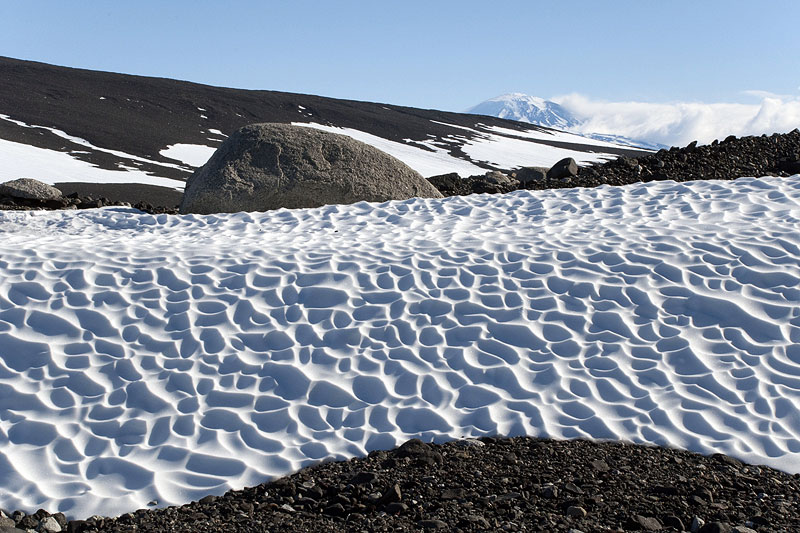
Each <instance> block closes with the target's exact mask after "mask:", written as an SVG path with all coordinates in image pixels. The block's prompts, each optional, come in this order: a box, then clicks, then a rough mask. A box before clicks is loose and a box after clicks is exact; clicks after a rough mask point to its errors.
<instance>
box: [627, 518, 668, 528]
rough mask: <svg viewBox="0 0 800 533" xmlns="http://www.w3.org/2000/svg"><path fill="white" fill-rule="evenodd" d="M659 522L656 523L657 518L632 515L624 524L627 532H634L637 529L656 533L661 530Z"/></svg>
mask: <svg viewBox="0 0 800 533" xmlns="http://www.w3.org/2000/svg"><path fill="white" fill-rule="evenodd" d="M662 527H663V526H662V525H661V522H659V521H658V519H657V518H654V517H652V516H642V515H638V514H637V515H634V516H632V517H630V518H628V521H627V522H626V523H625V529H627V530H629V531H636V530H639V529H643V530H645V531H658V530H659V529H662Z"/></svg>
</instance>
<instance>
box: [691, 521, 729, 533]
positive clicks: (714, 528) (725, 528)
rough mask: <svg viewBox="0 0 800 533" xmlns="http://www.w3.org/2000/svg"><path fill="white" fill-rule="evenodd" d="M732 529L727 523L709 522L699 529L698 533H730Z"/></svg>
mask: <svg viewBox="0 0 800 533" xmlns="http://www.w3.org/2000/svg"><path fill="white" fill-rule="evenodd" d="M731 531H733V528H732V527H731V525H730V524H728V523H727V522H709V523H707V524H706V525H704V526H703V527H701V528H700V530H699V533H731Z"/></svg>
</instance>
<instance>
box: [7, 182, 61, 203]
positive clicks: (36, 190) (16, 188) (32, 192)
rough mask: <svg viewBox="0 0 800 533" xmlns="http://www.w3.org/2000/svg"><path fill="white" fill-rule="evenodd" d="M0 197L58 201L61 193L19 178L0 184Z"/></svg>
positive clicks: (40, 183)
mask: <svg viewBox="0 0 800 533" xmlns="http://www.w3.org/2000/svg"><path fill="white" fill-rule="evenodd" d="M0 196H11V197H12V198H24V199H26V200H42V201H44V200H58V199H59V198H61V191H60V190H58V189H56V188H55V187H52V186H50V185H48V184H46V183H42V182H41V181H38V180H34V179H31V178H19V179H16V180H11V181H7V182H5V183H0Z"/></svg>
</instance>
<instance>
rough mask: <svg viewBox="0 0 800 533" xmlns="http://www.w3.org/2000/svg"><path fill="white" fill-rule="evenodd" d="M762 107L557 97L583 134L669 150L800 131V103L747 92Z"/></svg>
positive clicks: (771, 95)
mask: <svg viewBox="0 0 800 533" xmlns="http://www.w3.org/2000/svg"><path fill="white" fill-rule="evenodd" d="M747 94H748V95H750V96H756V97H759V98H760V99H761V101H760V103H758V104H730V103H727V104H726V103H715V104H706V103H699V102H678V103H667V104H656V103H646V102H604V101H600V100H592V99H590V98H588V97H586V96H583V95H581V94H577V93H573V94H568V95H563V96H558V97H555V98H552V101H554V102H556V103H558V104H561V105H562V106H564V107H565V108H566V109H567V110H568V111H570V112H571V113H573V114H574V115H575V116H576V117H577V118H578V119H581V120H584V121H585V122H583V124H582V125H581V126H580V128H578V131H580V132H583V133H608V134H615V135H624V136H625V137H630V138H632V139H641V140H645V141H650V142H656V143H661V144H666V145H670V146H684V145H686V144H688V143H689V142H691V141H694V140H696V141H699V142H700V143H701V144H705V143H709V142H711V141H713V140H714V139H720V140H722V139H724V138H725V137H727V136H728V135H736V136H737V137H741V136H744V135H761V134H762V133H767V134H771V133H775V132H778V133H784V132H788V131H791V130H793V129H794V128H798V127H800V98H798V97H791V96H780V95H773V94H771V93H767V92H766V91H747Z"/></svg>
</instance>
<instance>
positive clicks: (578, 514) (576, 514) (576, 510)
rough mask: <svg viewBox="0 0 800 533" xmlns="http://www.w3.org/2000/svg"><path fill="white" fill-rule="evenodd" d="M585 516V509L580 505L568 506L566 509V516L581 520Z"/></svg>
mask: <svg viewBox="0 0 800 533" xmlns="http://www.w3.org/2000/svg"><path fill="white" fill-rule="evenodd" d="M586 514H587V513H586V509H584V508H583V507H581V506H580V505H570V506H569V507H567V516H571V517H573V518H583V517H585V516H586Z"/></svg>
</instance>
